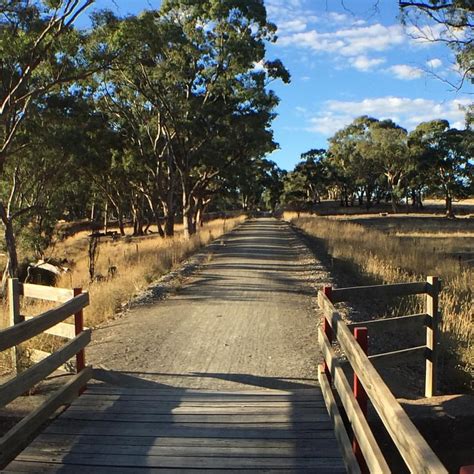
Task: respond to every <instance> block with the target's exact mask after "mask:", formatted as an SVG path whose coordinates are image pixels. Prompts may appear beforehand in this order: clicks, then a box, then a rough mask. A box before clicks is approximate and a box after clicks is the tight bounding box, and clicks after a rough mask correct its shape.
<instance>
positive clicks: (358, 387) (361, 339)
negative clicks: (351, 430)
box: [352, 327, 369, 473]
mask: <svg viewBox="0 0 474 474" xmlns="http://www.w3.org/2000/svg"><path fill="white" fill-rule="evenodd" d="M367 333H368V331H367V328H366V327H358V328H354V337H355V339H356V341H357V342H358V343H359V346H360V347H361V349H362V350H363V351H364V353H365V354H367V353H368V349H369V348H368V338H367ZM353 390H354V397H355V399H356V400H357V402H358V404H359V406H360V409H361V411H362V413H363V414H364V416H365V417H366V418H367V400H368V397H367V393H366V391H365V390H364V387H363V386H362V384H361V382H360V380H359V377H357V374H356V373H355V372H354V386H353ZM352 450H353V452H354V455H355V457H356V459H357V462H358V463H359V467H360V470H361V472H362V473H368V472H369V470H368V467H367V464H366V462H365V459H364V456H363V454H362V451H361V449H360V446H359V443H358V441H357V439H356V438H355V436H354V435H353V439H352Z"/></svg>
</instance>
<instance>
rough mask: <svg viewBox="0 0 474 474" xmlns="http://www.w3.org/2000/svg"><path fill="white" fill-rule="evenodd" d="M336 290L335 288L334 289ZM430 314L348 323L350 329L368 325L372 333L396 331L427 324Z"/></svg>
mask: <svg viewBox="0 0 474 474" xmlns="http://www.w3.org/2000/svg"><path fill="white" fill-rule="evenodd" d="M333 291H334V290H333ZM430 319H431V318H429V316H428V314H426V313H419V314H409V315H407V316H397V317H394V318H380V319H371V320H370V321H357V322H354V323H349V324H347V327H348V328H349V329H353V328H357V327H360V326H363V327H366V328H367V329H369V331H370V332H371V333H372V331H395V330H398V329H400V328H403V329H408V328H410V329H413V328H415V327H421V326H427V325H428V324H430V323H431V322H430Z"/></svg>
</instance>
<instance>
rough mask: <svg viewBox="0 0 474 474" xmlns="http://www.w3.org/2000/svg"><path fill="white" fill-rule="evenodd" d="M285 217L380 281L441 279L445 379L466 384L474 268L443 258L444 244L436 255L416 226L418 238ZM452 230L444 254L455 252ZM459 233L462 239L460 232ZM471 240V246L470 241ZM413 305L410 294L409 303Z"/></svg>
mask: <svg viewBox="0 0 474 474" xmlns="http://www.w3.org/2000/svg"><path fill="white" fill-rule="evenodd" d="M284 218H285V219H287V220H290V221H291V222H293V223H294V224H295V225H297V226H298V227H300V228H301V229H302V230H303V231H304V232H305V233H307V234H308V235H310V236H313V237H316V238H318V239H321V240H322V241H323V242H324V243H325V246H326V248H327V251H328V253H329V254H330V255H331V256H333V257H334V258H338V259H341V260H344V261H348V262H350V263H353V264H355V265H356V266H357V268H358V269H359V270H360V271H361V272H362V273H365V274H368V275H370V276H371V277H375V279H376V280H377V281H379V282H383V283H393V282H406V281H415V280H423V279H425V278H426V276H427V275H437V276H439V277H441V278H442V280H443V291H442V293H441V296H440V306H441V311H442V316H443V317H442V324H441V336H442V337H441V343H442V361H444V364H445V369H446V371H447V373H446V378H447V379H449V380H452V381H453V383H456V382H459V381H460V380H461V379H462V381H463V382H465V383H469V379H470V378H471V377H472V374H473V371H474V345H473V336H474V320H473V315H474V304H473V292H472V281H473V273H474V271H473V268H472V267H471V266H469V265H466V264H462V263H461V264H460V262H459V261H458V260H457V259H455V258H450V257H449V256H447V255H446V253H445V251H446V248H443V249H442V250H443V252H441V251H440V252H439V253H438V252H437V251H436V249H435V248H433V247H432V242H431V238H432V235H433V234H432V232H431V233H427V235H428V238H427V239H426V241H424V240H423V238H421V237H420V236H418V234H419V232H417V231H416V229H413V231H414V232H417V238H415V239H406V238H403V237H397V236H396V235H393V234H392V233H385V232H382V231H380V230H377V229H373V228H370V226H368V225H361V224H356V223H353V221H352V222H344V221H343V220H341V219H330V218H324V217H311V216H304V215H300V217H299V218H298V217H297V216H296V215H295V214H292V213H286V214H285V215H284ZM456 232H458V231H455V236H454V237H453V239H451V242H450V248H449V249H448V250H449V251H448V252H447V253H448V254H449V253H450V252H456V251H457V250H459V247H458V245H457V243H456ZM445 233H446V229H444V230H443V238H445ZM461 234H463V233H462V232H461ZM462 236H463V237H466V235H465V234H464V235H462ZM468 237H470V233H469V235H468ZM470 244H471V249H472V239H471V242H470ZM417 304H419V303H416V299H415V298H413V299H412V305H417ZM404 309H405V310H406V309H407V308H404ZM408 309H410V308H408ZM411 309H412V310H413V312H416V311H419V310H420V308H419V307H412V308H411ZM405 314H406V313H405ZM448 372H449V373H448ZM454 379H456V382H455V381H454ZM461 383H462V382H461Z"/></svg>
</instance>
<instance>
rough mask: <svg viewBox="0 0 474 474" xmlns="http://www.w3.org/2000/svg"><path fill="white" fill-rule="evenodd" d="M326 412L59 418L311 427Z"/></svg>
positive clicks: (91, 413)
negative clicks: (271, 424)
mask: <svg viewBox="0 0 474 474" xmlns="http://www.w3.org/2000/svg"><path fill="white" fill-rule="evenodd" d="M327 418H328V417H327V414H326V413H304V414H300V415H298V414H293V413H290V414H280V413H276V414H274V413H265V414H257V413H249V414H240V413H235V414H231V415H228V414H222V413H218V414H200V413H193V414H189V413H188V414H178V413H167V414H166V413H165V414H161V413H160V414H155V413H123V412H120V413H118V412H115V413H109V412H108V411H107V409H105V410H101V411H98V410H74V411H73V410H68V411H67V412H66V413H64V414H63V416H62V419H63V420H84V421H87V420H90V421H131V422H141V423H168V424H169V423H174V424H180V423H206V425H207V424H215V425H219V424H226V425H229V426H230V425H233V424H237V425H245V424H250V425H255V424H261V423H283V424H285V423H286V424H293V425H296V424H298V426H300V425H307V427H311V426H312V425H315V424H317V423H320V422H324V421H327Z"/></svg>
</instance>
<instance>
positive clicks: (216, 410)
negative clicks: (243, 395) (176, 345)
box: [69, 400, 326, 416]
mask: <svg viewBox="0 0 474 474" xmlns="http://www.w3.org/2000/svg"><path fill="white" fill-rule="evenodd" d="M86 410H87V411H90V412H91V413H92V412H102V411H104V410H106V411H107V413H146V414H150V415H167V414H176V415H178V414H196V413H197V414H200V415H212V414H216V415H238V414H253V415H264V414H269V415H272V414H275V415H276V414H279V415H291V414H293V415H298V416H299V415H306V414H308V415H310V414H318V413H326V408H325V405H324V403H323V404H322V405H317V406H315V405H311V406H302V407H299V406H298V407H295V406H293V405H291V404H286V405H281V406H276V407H274V406H270V407H268V406H267V404H265V405H264V406H261V404H260V405H256V404H253V405H252V406H248V405H247V404H241V405H230V406H227V404H223V405H217V406H212V405H207V404H203V405H199V406H194V405H176V404H162V403H159V404H157V403H156V402H110V401H109V402H101V401H100V400H98V401H97V402H94V403H85V404H83V403H75V404H74V405H72V406H71V407H69V411H73V412H76V411H86Z"/></svg>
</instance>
